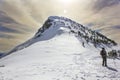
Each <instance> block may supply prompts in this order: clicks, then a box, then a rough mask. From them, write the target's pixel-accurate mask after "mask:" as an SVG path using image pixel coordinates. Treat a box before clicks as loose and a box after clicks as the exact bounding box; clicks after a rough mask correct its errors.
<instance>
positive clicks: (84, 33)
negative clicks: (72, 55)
mask: <svg viewBox="0 0 120 80" xmlns="http://www.w3.org/2000/svg"><path fill="white" fill-rule="evenodd" d="M62 27H63V28H67V29H68V30H69V33H73V34H74V35H75V36H76V37H77V38H78V39H79V40H80V42H81V43H83V44H85V43H87V44H92V45H93V46H94V47H96V48H97V47H103V46H104V47H112V46H114V45H117V43H116V42H115V41H113V40H111V39H109V38H107V37H106V36H104V35H102V34H101V33H98V32H96V31H92V30H91V29H89V28H88V27H85V26H83V25H81V24H79V23H77V22H75V21H73V20H71V19H68V18H65V17H58V16H50V17H49V18H48V19H47V20H46V21H45V23H44V24H43V26H42V27H41V28H40V29H39V30H38V32H37V33H36V34H35V36H33V38H31V39H29V40H28V41H26V42H25V43H23V44H21V45H18V46H17V47H15V48H14V49H13V50H11V51H10V52H8V53H7V54H11V53H13V52H15V51H18V50H21V49H24V48H26V47H28V46H30V45H32V44H34V43H36V42H39V41H44V40H49V39H51V38H53V37H54V36H55V35H57V34H62V33H63V32H64V31H63V32H62V31H59V29H60V28H62ZM83 46H84V45H83Z"/></svg>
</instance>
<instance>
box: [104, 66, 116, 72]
mask: <svg viewBox="0 0 120 80" xmlns="http://www.w3.org/2000/svg"><path fill="white" fill-rule="evenodd" d="M106 68H107V69H109V70H112V71H115V72H118V70H117V69H115V68H112V67H109V66H107V67H106Z"/></svg>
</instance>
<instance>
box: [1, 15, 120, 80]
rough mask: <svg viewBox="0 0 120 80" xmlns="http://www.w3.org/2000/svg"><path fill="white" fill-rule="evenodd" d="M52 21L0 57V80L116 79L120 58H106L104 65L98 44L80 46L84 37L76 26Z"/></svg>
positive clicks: (119, 76) (117, 78) (119, 70)
mask: <svg viewBox="0 0 120 80" xmlns="http://www.w3.org/2000/svg"><path fill="white" fill-rule="evenodd" d="M53 18H54V17H50V18H49V19H51V20H53ZM54 20H60V19H55V18H54ZM64 20H65V19H64ZM55 23H56V21H55V22H53V21H52V24H48V23H47V25H50V27H42V28H41V29H40V30H39V31H38V32H37V33H36V35H35V36H34V37H33V38H32V39H30V40H29V41H27V42H25V43H24V44H22V45H20V46H17V47H16V48H15V49H14V50H15V51H13V53H12V54H10V55H8V56H6V57H3V58H2V59H0V80H119V78H120V64H119V63H120V58H117V59H115V60H113V59H108V67H103V66H102V65H101V64H102V60H101V57H100V50H101V49H100V47H98V48H96V47H94V45H93V44H92V42H88V43H85V44H84V46H83V42H85V39H84V38H82V37H78V35H77V34H75V33H74V31H76V32H77V30H78V29H75V28H73V26H71V27H69V26H68V25H71V24H70V23H69V22H68V23H66V24H64V23H60V21H59V24H58V23H57V24H56V25H55ZM62 24H63V25H62ZM45 25H46V24H45ZM65 25H66V26H65ZM71 28H73V29H71ZM74 29H75V30H74ZM80 29H81V28H80ZM71 30H73V31H72V32H71ZM85 30H86V29H85ZM81 32H83V34H84V33H85V32H84V31H81ZM104 39H105V38H104ZM33 43H34V44H33ZM31 44H32V45H31ZM30 45H31V46H30ZM28 46H29V47H28ZM102 46H104V47H105V45H104V44H103V45H101V47H102ZM25 47H26V48H25ZM117 48H118V47H117ZM106 49H107V50H109V49H108V47H106Z"/></svg>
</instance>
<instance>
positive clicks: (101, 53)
mask: <svg viewBox="0 0 120 80" xmlns="http://www.w3.org/2000/svg"><path fill="white" fill-rule="evenodd" d="M100 55H101V56H102V57H103V58H105V57H107V53H106V51H105V50H102V51H101V52H100Z"/></svg>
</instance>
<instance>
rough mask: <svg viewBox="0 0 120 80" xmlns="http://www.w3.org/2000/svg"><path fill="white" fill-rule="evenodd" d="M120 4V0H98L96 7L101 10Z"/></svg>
mask: <svg viewBox="0 0 120 80" xmlns="http://www.w3.org/2000/svg"><path fill="white" fill-rule="evenodd" d="M118 4H120V0H96V1H95V4H94V6H93V7H94V9H95V10H97V11H99V10H101V9H103V8H106V7H111V6H114V5H118Z"/></svg>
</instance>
